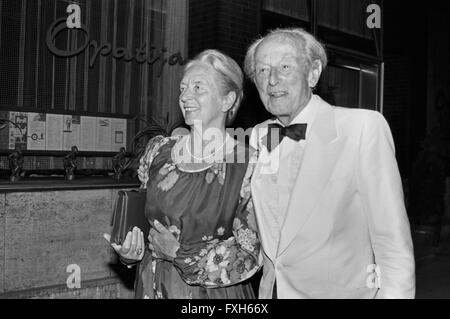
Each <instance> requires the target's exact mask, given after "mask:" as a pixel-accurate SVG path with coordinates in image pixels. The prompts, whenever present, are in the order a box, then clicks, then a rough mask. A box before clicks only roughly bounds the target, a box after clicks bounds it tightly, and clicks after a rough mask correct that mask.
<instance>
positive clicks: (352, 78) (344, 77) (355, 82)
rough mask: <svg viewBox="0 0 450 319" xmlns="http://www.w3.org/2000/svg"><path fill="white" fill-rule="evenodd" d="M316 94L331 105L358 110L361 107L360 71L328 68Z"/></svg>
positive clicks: (334, 67) (337, 67)
mask: <svg viewBox="0 0 450 319" xmlns="http://www.w3.org/2000/svg"><path fill="white" fill-rule="evenodd" d="M316 92H317V94H318V95H320V97H322V98H323V99H324V100H325V101H327V102H328V103H330V104H331V105H336V106H344V107H352V108H357V107H358V105H359V103H358V94H359V70H354V69H350V68H344V67H340V66H333V65H329V66H327V68H326V69H325V72H324V73H323V74H322V77H321V79H320V82H319V84H318V87H317V89H316Z"/></svg>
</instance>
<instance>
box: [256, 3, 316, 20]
mask: <svg viewBox="0 0 450 319" xmlns="http://www.w3.org/2000/svg"><path fill="white" fill-rule="evenodd" d="M263 9H265V10H267V11H271V12H275V13H278V14H283V15H286V16H288V17H292V18H297V19H300V20H304V21H309V14H308V4H307V0H296V1H292V0H263Z"/></svg>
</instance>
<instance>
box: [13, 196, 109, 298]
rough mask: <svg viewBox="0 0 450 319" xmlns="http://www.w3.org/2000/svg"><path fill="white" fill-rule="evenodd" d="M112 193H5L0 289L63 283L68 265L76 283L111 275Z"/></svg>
mask: <svg viewBox="0 0 450 319" xmlns="http://www.w3.org/2000/svg"><path fill="white" fill-rule="evenodd" d="M111 200H112V191H111V190H94V191H93V190H91V191H61V192H42V193H10V194H7V195H6V203H7V204H6V231H5V237H6V238H8V245H7V246H6V248H5V255H6V256H5V265H4V271H5V275H4V291H5V292H8V291H14V290H23V289H27V288H34V287H42V286H48V285H60V284H65V282H66V280H67V277H68V275H69V273H67V272H66V269H67V266H68V265H70V264H77V265H79V266H80V268H81V281H82V284H83V280H89V279H95V278H103V277H108V276H111V275H113V271H112V268H111V266H110V265H109V263H111V262H113V263H115V260H116V257H115V254H114V252H113V250H112V249H111V248H110V247H109V246H108V244H107V243H106V242H105V240H104V239H103V237H102V235H103V233H104V232H107V231H108V230H109V223H110V217H111Z"/></svg>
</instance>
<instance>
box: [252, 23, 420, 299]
mask: <svg viewBox="0 0 450 319" xmlns="http://www.w3.org/2000/svg"><path fill="white" fill-rule="evenodd" d="M326 64H327V57H326V53H325V50H324V48H323V46H322V45H321V44H320V43H319V42H318V41H317V40H316V39H315V38H314V37H313V36H312V35H311V34H309V33H307V32H305V31H304V30H302V29H278V30H275V31H272V32H270V33H269V34H268V35H267V36H265V37H264V38H262V39H259V40H257V41H255V42H254V43H253V44H252V45H251V46H250V48H249V50H248V52H247V56H246V59H245V71H246V73H247V75H248V76H249V77H250V78H251V79H252V80H253V82H254V83H255V85H256V87H257V89H258V91H259V96H260V98H261V100H262V102H263V104H264V106H265V108H266V109H267V110H268V111H269V112H270V113H272V114H273V115H274V119H271V120H268V121H265V122H263V123H261V124H258V125H257V126H256V127H255V128H254V130H253V132H252V136H251V138H250V143H251V145H252V146H253V147H255V148H256V149H258V150H259V154H260V155H259V161H258V164H257V166H256V169H255V173H254V175H253V178H252V183H251V188H252V194H253V200H254V207H255V210H256V215H257V219H258V227H259V230H260V233H261V241H262V246H263V250H264V254H263V258H264V270H263V276H262V279H261V284H260V290H259V296H260V298H413V297H414V294H415V275H414V268H415V267H414V256H413V246H412V241H411V233H410V228H409V222H408V218H407V215H406V211H405V206H404V202H403V191H402V184H401V179H400V175H399V171H398V168H397V163H396V160H395V154H394V143H393V140H392V135H391V132H390V129H389V126H388V124H387V122H386V121H385V119H384V117H383V116H382V115H381V114H380V113H378V112H374V111H369V110H362V109H346V108H340V107H335V106H332V105H329V104H328V103H326V102H325V101H323V100H322V99H321V98H320V97H319V96H317V95H314V94H313V93H312V91H313V89H314V87H315V86H316V84H317V82H318V81H319V77H320V75H321V73H322V71H323V69H324V68H325V66H326Z"/></svg>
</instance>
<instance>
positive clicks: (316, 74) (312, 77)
mask: <svg viewBox="0 0 450 319" xmlns="http://www.w3.org/2000/svg"><path fill="white" fill-rule="evenodd" d="M321 74H322V63H321V62H320V61H319V60H314V61H313V63H312V65H311V70H310V71H309V74H308V84H309V87H310V88H314V87H315V86H316V85H317V83H318V82H319V79H320V75H321Z"/></svg>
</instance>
